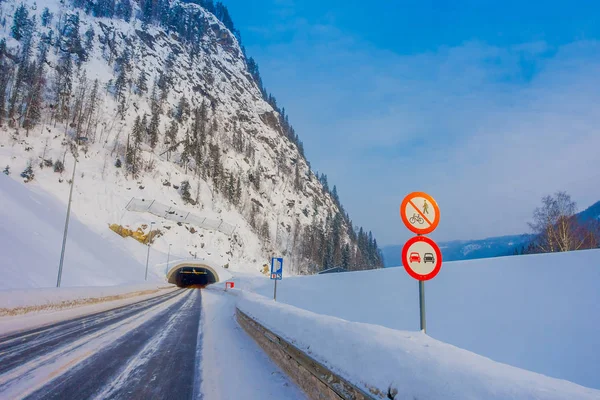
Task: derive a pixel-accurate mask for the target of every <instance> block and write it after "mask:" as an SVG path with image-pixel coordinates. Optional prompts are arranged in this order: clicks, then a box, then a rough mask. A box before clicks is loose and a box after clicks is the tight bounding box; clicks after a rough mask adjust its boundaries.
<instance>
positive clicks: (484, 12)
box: [226, 0, 600, 244]
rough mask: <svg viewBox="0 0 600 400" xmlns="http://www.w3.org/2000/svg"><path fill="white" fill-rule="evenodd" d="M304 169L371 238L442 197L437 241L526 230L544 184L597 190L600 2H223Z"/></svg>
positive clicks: (578, 194)
mask: <svg viewBox="0 0 600 400" xmlns="http://www.w3.org/2000/svg"><path fill="white" fill-rule="evenodd" d="M226 5H227V6H228V8H229V10H230V13H231V15H232V17H233V20H234V22H235V24H236V26H237V28H238V29H239V30H240V31H241V34H242V38H243V43H244V45H245V47H246V49H247V52H248V53H249V54H250V55H251V56H253V57H254V58H255V59H256V60H257V62H258V64H259V67H260V71H261V75H262V77H263V81H264V83H265V85H266V87H267V88H268V89H269V90H270V91H271V92H272V93H273V94H274V95H275V96H276V98H277V100H278V102H279V104H280V105H283V106H284V107H285V108H286V111H287V113H288V114H289V116H290V120H291V122H292V124H293V125H294V127H295V128H296V131H297V132H298V133H299V135H300V137H301V139H302V140H303V142H304V144H305V148H306V153H307V157H308V159H309V161H310V162H311V164H312V166H313V169H315V170H317V171H319V172H324V173H326V174H327V175H328V178H329V182H330V184H331V183H334V184H336V185H337V189H338V192H339V194H340V197H341V199H342V202H343V204H344V205H345V207H346V209H347V210H348V211H349V213H350V216H351V218H353V220H354V222H355V223H356V224H360V225H363V226H365V227H366V228H367V229H371V230H372V231H373V233H374V234H375V236H376V238H377V239H378V241H379V243H380V244H401V243H403V242H404V241H405V240H406V239H407V238H408V237H409V236H410V235H409V233H408V231H407V230H406V229H405V228H404V227H403V225H402V222H401V220H400V217H399V212H398V207H399V205H400V202H401V201H402V198H403V197H404V195H406V194H407V193H409V192H412V191H417V190H423V191H427V192H429V193H430V194H431V195H433V196H434V197H435V198H436V199H437V200H438V203H439V204H440V208H441V215H442V219H441V223H440V225H439V227H438V229H437V230H436V231H435V232H434V233H433V234H432V235H431V236H432V237H433V238H434V239H438V240H452V239H475V238H483V237H487V236H494V235H502V234H514V233H522V232H525V231H527V221H529V219H530V216H531V214H532V212H533V209H534V208H535V207H536V206H537V205H538V204H539V202H540V199H541V197H542V196H544V195H546V194H551V193H554V192H556V191H557V190H567V191H568V192H569V193H570V194H571V195H572V196H573V198H574V199H575V200H576V201H577V203H578V205H579V206H580V208H585V207H587V206H589V205H591V204H592V203H594V202H596V201H598V200H600V168H599V165H600V151H599V149H600V131H599V128H598V127H600V112H599V111H600V107H599V106H600V90H599V88H600V21H599V16H600V5H597V4H595V3H594V2H591V1H589V2H584V1H581V2H577V1H571V2H553V1H545V2H523V1H519V2H517V1H504V2H490V1H462V2H458V1H420V2H416V1H410V2H409V1H393V2H382V4H376V3H371V2H364V1H361V2H358V1H354V0H346V1H341V0H321V1H312V0H310V1H295V0H255V1H252V2H248V1H242V0H227V1H226Z"/></svg>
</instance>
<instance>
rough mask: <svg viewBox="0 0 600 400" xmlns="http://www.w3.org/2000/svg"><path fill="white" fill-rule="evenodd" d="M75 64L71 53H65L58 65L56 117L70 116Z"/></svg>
mask: <svg viewBox="0 0 600 400" xmlns="http://www.w3.org/2000/svg"><path fill="white" fill-rule="evenodd" d="M72 86H73V64H72V62H71V56H70V54H69V53H63V54H62V55H61V56H60V58H59V60H58V64H57V66H56V79H55V89H54V90H55V99H56V104H57V105H58V107H57V108H56V110H55V113H56V114H55V118H56V119H57V120H59V121H63V120H65V119H68V118H69V114H70V110H69V107H70V103H71V91H72V89H73V87H72Z"/></svg>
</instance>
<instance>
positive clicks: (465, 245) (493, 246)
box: [382, 201, 600, 267]
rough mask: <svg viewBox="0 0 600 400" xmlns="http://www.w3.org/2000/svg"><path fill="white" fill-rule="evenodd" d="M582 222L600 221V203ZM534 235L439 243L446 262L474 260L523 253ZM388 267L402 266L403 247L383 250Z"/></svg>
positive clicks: (582, 216)
mask: <svg viewBox="0 0 600 400" xmlns="http://www.w3.org/2000/svg"><path fill="white" fill-rule="evenodd" d="M576 218H577V219H578V220H579V221H580V222H582V223H587V222H590V221H600V201H598V202H596V203H594V204H593V205H592V206H590V207H588V208H587V209H585V210H584V211H581V212H580V213H578V214H576ZM534 237H535V236H534V235H532V234H521V235H509V236H496V237H490V238H487V239H481V240H454V241H450V242H440V243H438V244H439V246H440V249H441V250H442V258H443V260H444V261H459V260H472V259H476V258H491V257H502V256H510V255H514V254H515V251H516V252H519V253H523V252H524V250H525V249H527V246H528V245H529V244H530V243H531V241H532V240H533V239H534ZM382 252H383V257H384V260H385V266H386V267H396V266H399V265H402V257H401V253H402V245H391V246H384V247H383V249H382Z"/></svg>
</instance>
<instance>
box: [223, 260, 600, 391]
mask: <svg viewBox="0 0 600 400" xmlns="http://www.w3.org/2000/svg"><path fill="white" fill-rule="evenodd" d="M599 266H600V250H589V251H579V252H571V253H561V254H548V255H532V256H515V257H503V258H495V259H485V260H472V261H461V262H451V263H445V264H444V265H443V266H442V270H441V272H440V274H439V275H438V276H437V277H436V278H434V279H433V280H432V281H429V282H427V283H426V284H425V293H426V311H427V334H428V335H430V336H431V337H432V338H435V339H437V340H440V341H443V342H446V343H449V344H452V345H455V346H457V347H460V348H462V349H466V350H469V351H472V352H474V353H477V354H480V355H483V356H485V357H489V358H491V359H492V360H494V361H498V362H502V363H506V364H509V365H512V366H516V367H519V368H523V369H527V370H530V371H534V372H538V373H541V374H544V375H547V376H550V377H555V378H560V379H566V380H569V381H572V382H575V383H578V384H580V385H583V386H587V387H592V388H597V389H600V369H599V368H598V366H599V365H600V268H599ZM235 281H236V288H240V289H242V290H248V291H252V292H256V293H259V294H261V295H264V296H266V297H269V298H272V297H273V282H272V281H270V280H269V279H267V278H259V277H252V276H244V275H238V276H237V278H236V280H235ZM277 300H278V301H279V302H282V303H287V304H290V305H294V306H296V307H299V308H302V309H305V310H309V311H312V312H315V313H319V314H325V315H329V316H335V317H339V318H343V319H345V320H347V321H353V322H362V323H368V324H373V325H379V326H382V327H387V328H391V329H396V330H402V331H413V332H414V331H418V330H419V303H418V283H417V282H416V281H415V280H413V279H412V278H410V277H409V276H408V274H407V273H406V272H405V271H404V268H402V267H400V268H388V269H383V270H376V271H364V272H347V273H343V274H327V275H317V276H309V277H284V279H283V280H282V281H280V282H279V283H278V287H277ZM373 329H375V328H373ZM342 347H343V346H340V349H341V348H342Z"/></svg>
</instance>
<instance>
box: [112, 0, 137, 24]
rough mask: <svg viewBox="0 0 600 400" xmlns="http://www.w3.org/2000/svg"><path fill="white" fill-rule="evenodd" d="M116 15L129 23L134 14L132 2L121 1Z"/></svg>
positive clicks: (128, 0)
mask: <svg viewBox="0 0 600 400" xmlns="http://www.w3.org/2000/svg"><path fill="white" fill-rule="evenodd" d="M115 12H116V15H117V17H119V18H122V19H123V20H124V21H125V22H129V21H130V20H131V15H132V13H133V7H132V6H131V1H130V0H120V1H119V2H118V3H117V7H116V11H115Z"/></svg>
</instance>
